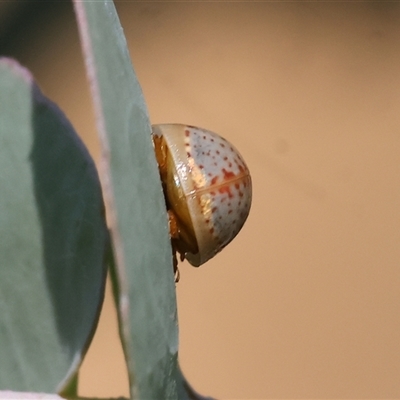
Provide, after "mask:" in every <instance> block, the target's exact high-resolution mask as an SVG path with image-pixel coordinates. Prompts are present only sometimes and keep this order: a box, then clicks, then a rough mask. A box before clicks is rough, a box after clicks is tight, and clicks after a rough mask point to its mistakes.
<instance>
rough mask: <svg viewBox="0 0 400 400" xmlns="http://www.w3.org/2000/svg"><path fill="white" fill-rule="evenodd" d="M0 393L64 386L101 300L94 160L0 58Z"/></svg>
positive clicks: (103, 233)
mask: <svg viewBox="0 0 400 400" xmlns="http://www.w3.org/2000/svg"><path fill="white" fill-rule="evenodd" d="M0 171H1V173H0V188H1V191H0V237H1V240H0V256H1V259H0V390H16V391H31V392H32V391H38V392H49V393H51V392H55V391H56V390H62V389H63V388H64V387H65V386H67V385H68V383H69V381H73V380H74V377H75V375H76V371H77V369H78V367H79V365H80V363H81V361H82V359H83V356H84V354H85V352H86V349H87V347H88V344H89V342H90V340H91V338H92V335H93V332H94V329H95V327H96V324H97V320H98V316H99V310H100V307H101V303H102V300H103V296H104V282H105V249H106V247H107V246H106V243H107V228H106V224H105V219H104V205H103V200H102V194H101V188H100V184H99V180H98V176H97V171H96V168H95V166H94V163H93V161H92V159H91V157H90V155H89V153H88V151H87V150H86V148H85V146H84V145H83V143H82V142H81V140H80V139H79V137H78V135H77V134H76V133H75V131H74V129H73V127H72V126H71V124H70V123H69V122H68V120H67V119H66V117H65V115H64V114H63V113H62V112H61V111H60V110H59V109H58V107H57V106H56V105H55V104H54V103H52V102H51V101H50V100H49V99H47V98H46V97H45V96H44V95H43V94H42V93H41V91H40V90H39V88H38V87H37V86H36V84H35V83H34V81H33V78H32V76H31V75H30V73H29V72H28V71H27V70H26V69H24V68H22V67H21V66H20V65H18V64H17V62H15V61H13V60H10V59H5V58H3V59H0Z"/></svg>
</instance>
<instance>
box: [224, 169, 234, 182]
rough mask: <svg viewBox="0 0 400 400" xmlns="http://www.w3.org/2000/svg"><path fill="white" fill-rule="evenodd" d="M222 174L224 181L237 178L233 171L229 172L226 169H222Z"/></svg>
mask: <svg viewBox="0 0 400 400" xmlns="http://www.w3.org/2000/svg"><path fill="white" fill-rule="evenodd" d="M222 173H223V174H224V179H226V180H228V179H232V178H234V177H235V174H234V173H233V172H232V171H227V170H226V169H225V168H222Z"/></svg>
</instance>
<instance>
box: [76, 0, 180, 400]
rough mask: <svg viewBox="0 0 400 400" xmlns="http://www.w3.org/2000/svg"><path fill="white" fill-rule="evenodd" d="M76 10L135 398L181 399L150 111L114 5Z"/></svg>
mask: <svg viewBox="0 0 400 400" xmlns="http://www.w3.org/2000/svg"><path fill="white" fill-rule="evenodd" d="M74 5H75V11H76V14H77V18H78V25H79V29H80V36H81V41H82V44H83V50H84V58H85V62H86V68H87V71H88V76H89V80H90V84H91V89H92V94H93V97H94V103H95V111H96V117H97V125H98V130H99V134H100V139H101V143H102V151H103V162H102V165H103V169H102V171H101V177H102V182H103V187H104V193H105V199H106V206H107V212H108V216H109V221H110V228H111V234H112V242H113V248H114V254H115V261H116V269H115V273H112V276H113V277H114V289H115V291H114V292H115V293H116V296H117V305H118V313H119V318H120V333H121V339H122V342H123V347H124V349H125V355H126V359H127V365H128V369H129V376H130V385H131V396H132V397H134V398H141V399H163V398H171V399H172V398H177V396H178V394H177V373H178V369H177V354H178V332H177V311H176V295H175V286H174V273H173V267H172V250H171V246H170V242H169V231H168V219H167V213H166V207H165V201H164V197H163V193H162V187H161V182H160V177H159V172H158V168H157V164H156V160H155V154H154V150H153V146H152V141H151V136H150V135H151V127H150V122H149V117H148V112H147V109H146V105H145V103H144V99H143V95H142V91H141V88H140V85H139V83H138V80H137V78H136V76H135V73H134V71H133V68H132V65H131V60H130V57H129V53H128V50H127V45H126V41H125V37H124V34H123V31H122V28H121V26H120V23H119V20H118V16H117V13H116V11H115V7H114V4H113V2H112V1H98V2H96V1H94V2H92V1H83V2H82V1H78V0H77V1H74ZM178 382H179V384H180V380H178Z"/></svg>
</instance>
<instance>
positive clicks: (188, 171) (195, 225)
mask: <svg viewBox="0 0 400 400" xmlns="http://www.w3.org/2000/svg"><path fill="white" fill-rule="evenodd" d="M152 139H153V144H154V149H155V154H156V160H157V163H158V167H159V172H160V177H161V182H162V186H163V191H164V196H165V202H166V206H167V211H168V217H169V229H170V236H171V243H172V249H173V261H174V271H175V274H176V275H175V277H176V281H178V280H179V271H178V268H177V264H178V261H177V256H176V253H177V252H178V253H179V254H180V259H181V261H183V260H184V259H185V258H186V259H187V260H188V261H189V263H190V264H191V265H193V266H195V267H198V266H200V265H202V264H204V263H205V262H206V261H208V260H209V259H210V258H212V257H214V256H215V255H216V254H217V253H219V252H220V251H221V250H222V249H223V248H224V247H225V246H226V245H227V244H228V243H229V242H231V241H232V239H233V238H234V237H235V236H236V235H237V234H238V233H239V231H240V229H241V228H242V226H243V224H244V223H245V221H246V219H247V216H248V215H249V211H250V206H251V199H252V183H251V177H250V172H249V169H248V167H247V165H246V163H245V162H244V160H243V158H242V156H241V155H240V154H239V152H238V151H237V150H236V148H235V147H234V146H233V145H232V144H231V143H229V142H228V141H227V140H226V139H224V138H223V137H221V136H219V135H218V134H216V133H214V132H211V131H208V130H206V129H202V128H198V127H195V126H191V125H184V124H160V125H153V126H152Z"/></svg>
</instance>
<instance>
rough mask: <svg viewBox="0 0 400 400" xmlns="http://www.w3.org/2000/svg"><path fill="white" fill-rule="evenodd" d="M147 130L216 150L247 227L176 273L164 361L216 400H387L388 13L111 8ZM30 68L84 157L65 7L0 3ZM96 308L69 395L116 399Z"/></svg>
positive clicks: (393, 128)
mask: <svg viewBox="0 0 400 400" xmlns="http://www.w3.org/2000/svg"><path fill="white" fill-rule="evenodd" d="M116 4H117V9H118V11H119V15H120V18H121V21H122V25H123V27H124V31H125V34H126V36H127V41H128V43H129V47H130V51H131V56H132V60H133V64H134V67H135V70H136V72H137V74H138V77H139V80H140V82H141V85H142V88H143V91H144V95H145V98H146V100H147V105H148V108H149V112H150V115H151V120H152V122H153V123H161V122H184V123H190V124H194V125H199V126H202V127H205V128H208V129H210V130H214V131H216V132H218V133H220V134H221V135H223V136H225V137H226V138H227V139H229V140H230V141H232V142H233V143H234V145H235V146H236V147H237V148H238V149H239V150H240V152H241V153H242V155H243V157H244V158H245V160H246V161H247V163H248V165H249V168H250V170H251V172H252V177H253V187H254V198H253V206H252V210H251V215H250V217H249V220H248V222H247V224H246V225H245V227H244V228H243V231H242V232H241V233H240V234H239V236H238V237H237V238H236V240H235V241H234V242H233V243H232V244H231V245H230V246H228V247H227V248H226V249H225V250H224V251H223V252H222V253H221V254H220V255H218V256H217V257H216V258H215V259H213V260H211V261H210V262H208V263H207V264H206V265H204V266H202V267H200V268H199V269H194V268H192V267H190V266H189V265H182V266H181V267H180V271H181V280H180V282H179V284H178V285H177V295H178V310H179V323H180V325H179V327H180V361H181V365H182V368H183V371H184V373H185V374H186V376H187V378H188V380H189V381H190V382H191V383H192V384H193V386H194V387H195V389H197V390H198V391H199V392H200V393H203V394H207V395H212V396H215V397H218V398H225V399H250V398H253V399H256V398H367V397H368V398H399V397H400V290H399V287H400V268H399V260H400V245H399V244H400V229H399V223H400V210H399V207H400V187H399V178H400V155H399V151H400V113H399V109H400V4H399V3H393V2H392V3H388V2H386V3H383V2H382V3H374V2H364V3H354V2H353V3H343V2H341V3H315V2H304V3H297V2H268V3H267V2H265V3H263V2H257V3H242V2H226V3H225V2H215V3H214V2H211V3H210V2H207V3H206V2H195V3H188V2H183V3H182V2H179V3H177V2H174V3H172V2H171V3H170V2H134V1H126V2H117V3H116ZM0 40H1V41H0V49H1V53H2V54H7V55H12V56H14V57H16V58H17V59H18V60H19V61H20V62H22V63H23V64H24V65H26V66H27V67H29V68H30V69H31V70H32V71H33V73H34V74H35V76H36V78H37V80H38V81H39V83H40V85H41V87H42V89H43V90H44V92H45V93H46V94H47V95H48V96H49V97H50V98H52V99H53V100H55V101H56V102H57V103H58V104H59V105H60V106H61V107H62V108H63V110H64V111H65V112H66V114H67V115H68V116H69V118H70V119H71V121H72V122H73V124H74V126H75V127H76V129H77V131H78V132H79V133H80V134H81V136H82V138H83V140H84V141H85V142H86V144H87V145H88V147H89V149H90V151H91V153H92V154H93V156H94V158H95V159H96V160H98V155H99V152H98V144H97V139H96V133H95V126H94V118H93V112H92V106H91V101H90V96H89V90H88V86H87V83H86V77H85V72H84V68H83V61H82V57H81V52H80V48H79V40H78V35H77V29H76V26H75V22H74V15H73V12H72V6H71V4H69V3H65V2H46V3H45V2H30V3H23V2H14V3H1V4H0ZM116 332H117V331H116V322H115V311H114V308H113V304H112V302H111V300H110V296H109V293H108V296H107V298H106V303H105V305H104V311H103V314H102V318H101V321H100V325H99V329H98V332H97V334H96V337H95V340H94V342H93V345H92V347H91V350H90V352H89V354H88V356H87V359H86V360H85V363H84V365H83V368H82V374H81V382H80V393H81V394H82V395H86V396H89V395H90V396H118V395H127V394H128V386H127V378H126V372H125V367H124V361H123V358H122V352H121V348H120V346H119V343H118V339H117V333H116Z"/></svg>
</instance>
